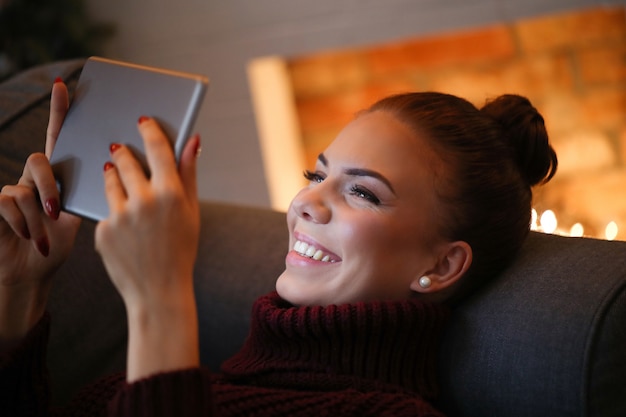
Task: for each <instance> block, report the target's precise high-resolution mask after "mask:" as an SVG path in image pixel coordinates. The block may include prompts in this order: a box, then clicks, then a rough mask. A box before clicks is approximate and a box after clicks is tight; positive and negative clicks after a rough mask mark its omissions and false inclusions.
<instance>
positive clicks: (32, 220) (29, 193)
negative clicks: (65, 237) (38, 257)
mask: <svg viewBox="0 0 626 417" xmlns="http://www.w3.org/2000/svg"><path fill="white" fill-rule="evenodd" d="M2 195H3V197H2V207H3V208H2V210H3V212H2V217H3V218H4V219H5V221H7V222H8V224H9V225H10V226H11V228H12V229H13V231H14V232H15V233H17V234H19V235H21V236H22V237H24V238H28V239H32V241H33V244H34V246H35V248H36V249H37V250H38V251H39V252H40V253H41V254H42V255H44V256H48V253H49V250H50V243H49V241H48V235H47V233H46V229H45V227H44V224H43V220H42V217H41V212H40V210H39V205H38V202H37V200H36V198H35V193H34V192H33V190H32V189H31V188H28V187H23V186H5V187H4V188H3V189H2ZM9 199H10V200H12V202H13V206H12V204H11V203H10V202H9V201H8V200H9Z"/></svg>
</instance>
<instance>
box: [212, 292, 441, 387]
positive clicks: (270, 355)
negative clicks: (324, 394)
mask: <svg viewBox="0 0 626 417" xmlns="http://www.w3.org/2000/svg"><path fill="white" fill-rule="evenodd" d="M447 316H448V314H447V310H445V309H444V308H443V307H441V306H439V305H435V304H429V303H423V302H420V301H417V300H406V301H400V302H368V303H354V304H344V305H339V306H336V305H330V306H328V307H320V306H316V307H293V306H291V305H290V304H289V303H287V302H286V301H284V300H282V299H281V298H280V297H279V296H278V294H277V293H275V292H274V293H271V294H269V295H267V296H264V297H261V298H260V299H259V300H258V301H257V302H256V303H255V305H254V308H253V312H252V324H251V327H250V328H251V332H250V335H249V337H248V339H247V341H246V342H245V344H244V346H243V348H242V349H241V351H240V352H239V353H238V354H236V355H235V356H233V357H232V358H231V359H229V360H227V361H226V362H225V363H224V365H223V366H222V371H223V374H224V377H225V378H226V379H227V380H230V381H232V382H237V383H254V384H255V385H266V386H274V387H277V386H282V387H285V388H293V389H302V390H337V389H342V388H354V389H358V390H364V391H368V390H384V391H397V390H409V391H412V392H415V393H419V394H420V395H422V396H423V397H424V398H428V399H433V398H434V397H435V396H436V394H437V388H438V387H437V376H436V367H435V364H436V352H437V348H438V341H439V339H440V333H441V330H442V327H443V323H444V321H445V320H446V318H447Z"/></svg>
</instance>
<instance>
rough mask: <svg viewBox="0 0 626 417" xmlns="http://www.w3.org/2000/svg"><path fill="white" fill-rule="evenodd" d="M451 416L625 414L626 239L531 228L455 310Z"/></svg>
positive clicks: (446, 396)
mask: <svg viewBox="0 0 626 417" xmlns="http://www.w3.org/2000/svg"><path fill="white" fill-rule="evenodd" d="M440 370H441V377H442V379H441V381H442V396H441V402H440V407H441V408H442V409H443V410H445V411H447V412H448V413H449V414H450V415H451V416H468V417H469V416H507V417H517V416H603V417H607V416H615V417H617V416H626V242H608V241H601V240H594V239H588V238H566V237H559V236H553V235H545V234H540V233H531V235H530V237H529V239H528V240H527V241H526V243H525V245H524V247H523V250H522V253H521V254H520V256H519V257H518V258H517V260H516V261H515V263H514V264H513V265H512V266H511V267H510V268H508V270H507V271H505V272H504V273H503V274H502V275H501V276H500V277H498V279H496V280H494V281H493V282H492V283H491V284H490V285H489V286H487V287H486V288H484V289H483V290H482V291H480V293H479V294H477V295H476V296H475V297H473V298H471V299H469V300H467V301H466V302H465V303H464V304H463V305H462V306H460V307H459V308H458V309H457V310H456V311H455V313H454V315H453V316H452V322H451V325H450V328H449V329H448V332H447V335H446V337H445V339H444V343H443V349H442V353H441V357H440Z"/></svg>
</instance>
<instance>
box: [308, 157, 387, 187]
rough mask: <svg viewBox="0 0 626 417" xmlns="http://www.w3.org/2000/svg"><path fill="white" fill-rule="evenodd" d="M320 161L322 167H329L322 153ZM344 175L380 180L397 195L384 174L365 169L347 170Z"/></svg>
mask: <svg viewBox="0 0 626 417" xmlns="http://www.w3.org/2000/svg"><path fill="white" fill-rule="evenodd" d="M317 159H318V161H320V162H321V163H322V165H324V166H325V167H328V159H326V156H325V155H324V154H323V153H321V154H319V155H318V156H317ZM344 173H345V174H346V175H351V176H355V177H372V178H376V179H377V180H379V181H380V182H382V183H383V184H385V185H386V186H387V187H389V189H390V190H391V192H392V193H394V194H395V193H396V192H395V190H394V189H393V186H392V185H391V182H389V180H388V179H387V178H385V177H384V176H383V175H382V174H380V173H378V172H376V171H372V170H371V169H365V168H346V169H345V170H344Z"/></svg>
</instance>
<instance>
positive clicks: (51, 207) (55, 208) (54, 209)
mask: <svg viewBox="0 0 626 417" xmlns="http://www.w3.org/2000/svg"><path fill="white" fill-rule="evenodd" d="M45 206H46V211H47V212H48V215H49V216H50V217H51V218H52V219H53V220H56V219H58V218H59V213H60V211H61V210H60V209H59V202H58V201H57V199H56V198H49V199H47V200H46V203H45Z"/></svg>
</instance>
